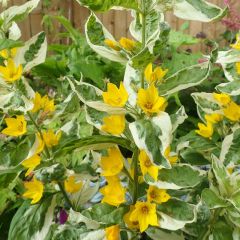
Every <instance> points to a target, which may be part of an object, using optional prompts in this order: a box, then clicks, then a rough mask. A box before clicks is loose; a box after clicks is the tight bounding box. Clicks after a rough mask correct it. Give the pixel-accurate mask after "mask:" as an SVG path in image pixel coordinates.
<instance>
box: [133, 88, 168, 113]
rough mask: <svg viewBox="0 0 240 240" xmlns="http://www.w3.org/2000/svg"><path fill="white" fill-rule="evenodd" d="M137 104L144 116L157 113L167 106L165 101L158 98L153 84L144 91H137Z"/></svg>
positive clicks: (162, 98)
mask: <svg viewBox="0 0 240 240" xmlns="http://www.w3.org/2000/svg"><path fill="white" fill-rule="evenodd" d="M137 103H138V105H139V106H140V108H141V109H142V110H143V111H144V112H145V113H146V114H151V113H159V112H160V111H164V110H165V108H166V106H167V100H166V99H165V98H164V97H159V95H158V90H157V88H156V87H155V86H154V85H153V84H152V85H151V86H150V87H149V88H148V89H146V90H145V89H143V88H141V89H139V91H138V97H137Z"/></svg>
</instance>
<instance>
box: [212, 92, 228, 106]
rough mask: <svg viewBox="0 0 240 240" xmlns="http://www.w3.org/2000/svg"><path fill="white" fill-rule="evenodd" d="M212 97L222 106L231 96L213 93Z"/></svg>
mask: <svg viewBox="0 0 240 240" xmlns="http://www.w3.org/2000/svg"><path fill="white" fill-rule="evenodd" d="M213 97H214V98H215V99H216V100H217V101H218V102H219V103H220V104H221V105H223V106H225V105H227V104H229V103H230V102H231V97H230V96H229V95H228V94H226V93H213Z"/></svg>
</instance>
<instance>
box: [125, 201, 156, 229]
mask: <svg viewBox="0 0 240 240" xmlns="http://www.w3.org/2000/svg"><path fill="white" fill-rule="evenodd" d="M130 221H132V222H139V227H140V232H144V231H145V230H146V229H147V228H148V226H149V225H151V226H159V225H158V219H157V212H156V204H155V203H149V202H139V201H138V202H137V203H136V204H135V209H134V210H133V212H132V213H131V215H130Z"/></svg>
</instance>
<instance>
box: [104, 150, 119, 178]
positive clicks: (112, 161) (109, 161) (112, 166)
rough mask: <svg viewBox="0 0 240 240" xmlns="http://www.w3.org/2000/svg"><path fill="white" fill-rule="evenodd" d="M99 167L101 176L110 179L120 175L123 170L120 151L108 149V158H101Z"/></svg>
mask: <svg viewBox="0 0 240 240" xmlns="http://www.w3.org/2000/svg"><path fill="white" fill-rule="evenodd" d="M100 166H101V168H102V170H103V172H102V175H103V176H106V177H110V176H114V175H117V174H118V173H120V172H121V171H122V169H123V157H122V154H121V152H120V150H119V149H118V148H116V147H112V148H109V149H108V156H104V157H102V158H101V162H100Z"/></svg>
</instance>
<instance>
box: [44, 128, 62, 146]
mask: <svg viewBox="0 0 240 240" xmlns="http://www.w3.org/2000/svg"><path fill="white" fill-rule="evenodd" d="M61 136H62V132H61V131H59V132H58V133H57V134H54V132H53V130H52V129H50V130H48V131H44V132H43V140H44V143H45V144H46V145H47V147H53V146H56V145H58V142H59V140H60V138H61Z"/></svg>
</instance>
